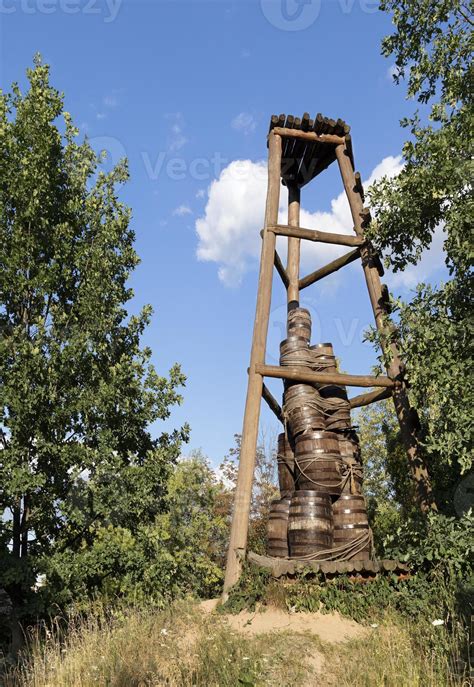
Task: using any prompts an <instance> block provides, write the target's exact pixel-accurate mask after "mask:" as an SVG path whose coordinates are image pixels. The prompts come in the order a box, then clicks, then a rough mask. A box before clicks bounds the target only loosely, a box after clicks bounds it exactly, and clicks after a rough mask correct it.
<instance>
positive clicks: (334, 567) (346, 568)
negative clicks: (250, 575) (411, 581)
mask: <svg viewBox="0 0 474 687" xmlns="http://www.w3.org/2000/svg"><path fill="white" fill-rule="evenodd" d="M247 559H248V560H249V561H250V562H251V563H254V564H255V565H258V566H259V567H260V568H265V569H266V570H270V572H271V573H272V575H273V577H284V576H286V575H288V576H292V575H295V574H296V573H298V572H302V571H303V570H305V571H308V570H310V571H313V572H315V573H316V572H322V573H324V574H325V575H342V574H351V573H352V574H358V575H364V574H366V575H369V576H370V575H372V576H373V575H375V574H377V573H384V572H386V573H395V574H398V575H401V574H405V575H407V574H408V573H409V567H408V565H406V564H405V563H400V562H399V561H392V560H382V561H370V560H352V561H327V562H322V563H318V562H316V561H300V560H296V559H289V558H271V557H270V556H261V555H259V554H257V553H253V552H252V551H250V552H249V553H248V554H247Z"/></svg>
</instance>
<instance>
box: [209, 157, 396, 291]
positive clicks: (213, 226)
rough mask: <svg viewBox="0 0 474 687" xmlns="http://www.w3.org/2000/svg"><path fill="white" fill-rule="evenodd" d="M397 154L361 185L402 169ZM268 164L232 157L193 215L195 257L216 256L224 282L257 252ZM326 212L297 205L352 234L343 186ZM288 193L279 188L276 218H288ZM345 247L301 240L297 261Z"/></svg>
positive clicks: (306, 223)
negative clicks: (202, 206) (197, 215)
mask: <svg viewBox="0 0 474 687" xmlns="http://www.w3.org/2000/svg"><path fill="white" fill-rule="evenodd" d="M401 167H402V165H401V158H400V157H387V158H384V160H382V162H380V164H378V165H377V167H375V169H374V170H373V172H372V174H371V175H370V177H369V179H368V181H367V182H365V185H366V186H367V184H370V183H373V181H374V180H375V179H376V178H379V177H380V176H382V175H384V174H387V175H388V176H393V175H394V174H398V173H399V172H400V170H401ZM266 188H267V165H266V163H265V162H264V161H260V162H252V161H251V160H236V161H234V162H231V163H230V164H229V165H228V166H227V167H226V168H225V169H224V170H223V171H222V173H221V174H220V176H219V178H218V179H217V180H216V181H214V182H213V183H212V184H211V186H210V187H209V197H208V201H207V204H206V208H205V210H204V216H203V217H200V218H199V219H198V220H197V221H196V231H197V234H198V238H199V243H198V248H197V257H198V259H199V260H204V261H211V262H216V263H218V265H219V268H218V275H219V279H220V280H221V281H222V282H223V283H224V284H225V285H226V286H238V285H239V283H240V282H241V280H242V277H243V275H244V274H245V272H246V271H247V270H248V269H249V268H250V267H252V265H255V264H256V263H257V261H258V258H259V255H260V244H261V239H260V230H261V228H262V226H263V217H264V210H265V195H266ZM330 207H331V209H330V210H329V211H327V212H308V211H307V210H305V209H304V208H302V209H301V219H300V224H301V226H302V227H306V228H308V229H319V230H321V231H330V232H335V233H340V234H352V233H353V222H352V218H351V213H350V210H349V205H348V203H347V199H346V196H345V193H344V191H341V193H340V194H339V195H338V196H337V197H336V198H334V199H333V200H332V201H331V206H330ZM286 208H287V197H286V193H285V190H284V189H283V188H282V193H281V196H280V219H279V221H280V222H281V223H282V224H284V223H286V217H285V216H286V212H287V210H286ZM279 244H280V245H279V248H278V250H279V252H280V253H281V256H282V258H284V256H285V245H286V241H283V240H281V239H280V240H279ZM345 250H347V249H344V248H342V249H341V247H337V246H333V245H330V244H322V243H318V244H314V243H310V242H309V241H303V242H302V253H301V261H302V267H303V269H304V270H314V269H316V268H317V266H318V265H323V264H324V263H325V262H329V261H330V260H334V259H335V258H336V257H337V256H338V255H340V254H342V253H343V252H344V251H345Z"/></svg>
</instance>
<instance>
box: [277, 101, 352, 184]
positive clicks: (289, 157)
mask: <svg viewBox="0 0 474 687" xmlns="http://www.w3.org/2000/svg"><path fill="white" fill-rule="evenodd" d="M276 127H280V128H284V129H293V130H300V131H312V132H314V133H315V134H317V135H318V136H322V135H329V136H341V137H344V138H345V141H346V148H347V152H348V154H349V157H350V158H351V160H352V157H353V156H352V141H351V137H350V135H349V131H350V126H349V125H348V124H346V122H344V121H343V120H342V119H337V120H335V119H331V118H329V117H323V115H322V114H320V113H318V114H317V115H316V117H315V118H314V119H311V117H310V115H309V114H308V113H307V112H305V113H304V114H303V116H302V117H295V116H293V115H285V114H281V115H272V117H271V119H270V128H269V131H271V130H272V129H274V128H276ZM335 159H336V152H335V146H333V145H328V144H325V143H322V142H319V141H305V140H300V139H296V138H284V140H283V149H282V160H281V177H282V180H283V183H284V184H285V185H287V186H288V185H291V184H293V185H296V186H298V188H302V187H303V186H305V185H306V184H307V183H309V182H310V181H311V179H314V177H316V176H317V175H318V174H321V172H323V171H324V170H325V169H327V167H329V165H330V164H331V163H332V162H334V160H335Z"/></svg>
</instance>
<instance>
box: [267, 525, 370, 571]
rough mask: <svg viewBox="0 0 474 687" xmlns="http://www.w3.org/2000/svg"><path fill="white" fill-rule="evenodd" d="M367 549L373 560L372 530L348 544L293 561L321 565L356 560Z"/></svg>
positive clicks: (299, 557) (309, 554)
mask: <svg viewBox="0 0 474 687" xmlns="http://www.w3.org/2000/svg"><path fill="white" fill-rule="evenodd" d="M367 547H369V549H370V551H371V557H372V560H373V559H374V558H373V553H372V552H373V535H372V530H371V529H370V528H369V529H368V530H367V532H363V533H362V534H360V535H359V536H358V537H356V538H354V539H351V541H349V542H348V543H347V544H342V545H341V546H335V547H333V548H332V549H323V550H321V551H316V552H315V553H308V554H307V555H306V556H298V558H292V559H291V560H298V561H315V562H319V563H325V562H330V561H344V560H347V559H348V558H349V557H350V558H354V556H357V554H359V553H362V551H364V550H365V549H367ZM276 560H278V559H276Z"/></svg>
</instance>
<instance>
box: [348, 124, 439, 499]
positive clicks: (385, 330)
mask: <svg viewBox="0 0 474 687" xmlns="http://www.w3.org/2000/svg"><path fill="white" fill-rule="evenodd" d="M336 157H337V161H338V164H339V171H340V173H341V178H342V182H343V184H344V190H345V192H346V195H347V199H348V201H349V206H350V210H351V215H352V220H353V222H354V231H355V233H356V234H357V236H359V237H360V238H363V237H364V227H365V226H367V224H368V223H369V222H370V211H369V210H368V209H367V208H364V203H363V200H362V194H361V193H360V187H361V185H362V184H361V181H360V177H359V180H357V178H356V176H355V173H354V157H353V153H352V143H351V139H350V137H349V136H347V137H346V141H345V143H344V144H343V145H340V146H336ZM375 255H376V254H375ZM361 258H362V267H363V270H364V275H365V280H366V284H367V290H368V292H369V298H370V302H371V305H372V310H373V312H374V318H375V324H376V326H377V330H378V331H379V333H380V334H381V346H382V349H383V350H384V352H385V353H386V354H388V355H389V357H390V360H391V361H390V364H389V365H388V367H387V373H388V375H389V376H390V377H391V378H392V379H398V380H399V382H400V383H399V384H398V385H397V387H396V388H394V393H393V403H394V406H395V412H396V414H397V417H398V421H399V424H400V432H401V436H402V441H403V443H404V445H405V450H406V452H407V456H408V463H409V466H410V471H411V474H412V477H413V481H414V483H415V489H416V496H417V500H418V502H419V504H420V507H421V509H422V510H425V511H426V510H429V509H430V508H434V509H436V504H435V502H434V498H433V492H432V488H431V481H430V476H429V472H428V467H427V464H426V461H425V459H424V457H423V453H422V451H421V449H420V447H419V444H418V437H417V432H418V427H419V419H418V415H417V413H416V410H415V409H414V408H413V407H412V406H411V404H410V401H409V398H408V391H407V388H406V384H405V381H404V375H403V364H402V361H401V359H400V353H399V351H398V347H397V344H396V342H395V341H394V337H393V336H392V334H393V330H394V325H393V323H391V322H390V320H389V318H388V313H387V306H386V302H387V298H386V295H384V291H383V289H382V283H381V281H380V267H379V266H378V265H377V264H376V262H375V261H374V251H373V250H371V247H370V245H369V244H366V245H364V246H361ZM379 261H380V260H379Z"/></svg>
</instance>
